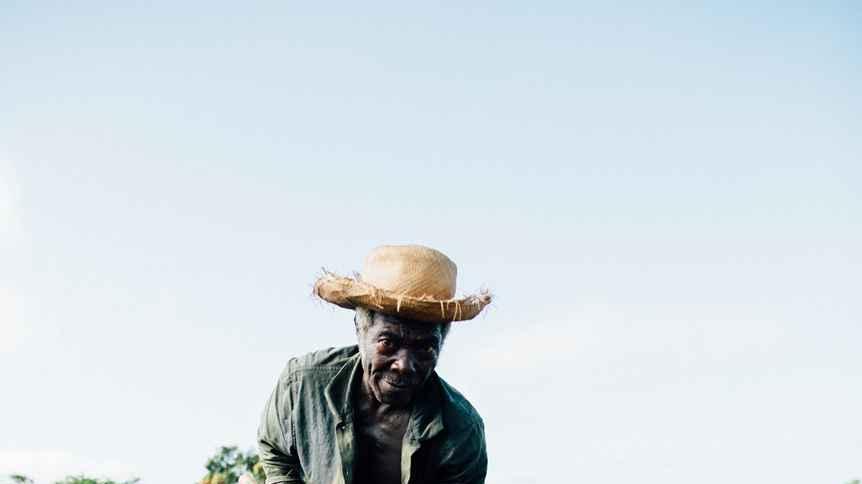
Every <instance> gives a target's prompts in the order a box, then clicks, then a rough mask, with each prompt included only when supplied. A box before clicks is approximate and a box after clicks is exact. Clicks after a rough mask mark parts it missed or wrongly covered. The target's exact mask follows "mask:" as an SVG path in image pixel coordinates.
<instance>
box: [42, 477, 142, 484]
mask: <svg viewBox="0 0 862 484" xmlns="http://www.w3.org/2000/svg"><path fill="white" fill-rule="evenodd" d="M139 481H140V479H132V480H129V481H114V480H111V479H97V478H94V477H88V476H83V475H81V476H69V477H67V478H65V479H63V480H62V481H57V482H55V483H54V484H137V483H138V482H139Z"/></svg>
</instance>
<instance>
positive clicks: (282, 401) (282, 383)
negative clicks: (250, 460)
mask: <svg viewBox="0 0 862 484" xmlns="http://www.w3.org/2000/svg"><path fill="white" fill-rule="evenodd" d="M292 403H293V398H292V395H291V392H290V381H289V380H287V379H285V378H281V379H279V382H278V385H276V387H275V389H274V390H273V391H272V395H270V397H269V400H268V401H267V402H266V407H264V409H263V415H262V416H261V420H260V427H259V428H258V431H257V443H258V448H259V449H260V462H261V463H262V464H263V471H264V473H265V474H266V484H277V483H285V484H287V483H290V484H300V483H302V466H301V465H300V463H299V458H298V457H297V456H296V446H295V439H294V434H293V425H292V424H291V420H290V414H291V409H292Z"/></svg>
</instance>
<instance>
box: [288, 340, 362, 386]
mask: <svg viewBox="0 0 862 484" xmlns="http://www.w3.org/2000/svg"><path fill="white" fill-rule="evenodd" d="M358 352H359V349H358V348H357V346H356V345H353V346H345V347H343V348H326V349H322V350H318V351H313V352H311V353H306V354H304V355H300V356H296V357H293V358H291V359H290V360H288V362H287V365H286V366H285V368H284V370H283V371H282V373H281V381H282V382H283V383H290V382H294V381H297V380H302V379H304V378H307V377H309V376H313V375H315V374H322V375H327V374H329V375H331V374H334V373H337V372H338V371H339V370H341V368H342V367H344V365H345V364H347V363H348V362H349V361H350V360H351V359H352V358H353V357H355V356H356V355H357V354H358Z"/></svg>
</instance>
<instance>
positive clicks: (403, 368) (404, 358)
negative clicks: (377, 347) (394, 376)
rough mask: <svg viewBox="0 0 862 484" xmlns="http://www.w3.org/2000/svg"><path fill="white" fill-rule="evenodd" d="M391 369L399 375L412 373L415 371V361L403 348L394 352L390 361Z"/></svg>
mask: <svg viewBox="0 0 862 484" xmlns="http://www.w3.org/2000/svg"><path fill="white" fill-rule="evenodd" d="M392 371H395V372H397V373H398V374H399V375H412V374H414V373H416V362H414V361H413V357H412V356H411V355H410V353H409V352H408V351H406V350H404V349H402V350H401V351H399V352H398V353H396V354H395V359H394V360H393V361H392Z"/></svg>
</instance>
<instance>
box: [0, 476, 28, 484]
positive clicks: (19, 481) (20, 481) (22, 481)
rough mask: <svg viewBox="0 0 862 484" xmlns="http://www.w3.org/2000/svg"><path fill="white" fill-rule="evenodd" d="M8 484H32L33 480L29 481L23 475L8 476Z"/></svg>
mask: <svg viewBox="0 0 862 484" xmlns="http://www.w3.org/2000/svg"><path fill="white" fill-rule="evenodd" d="M3 482H5V481H3ZM9 482H12V483H14V484H33V479H30V478H29V477H27V476H25V475H24V474H9Z"/></svg>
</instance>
